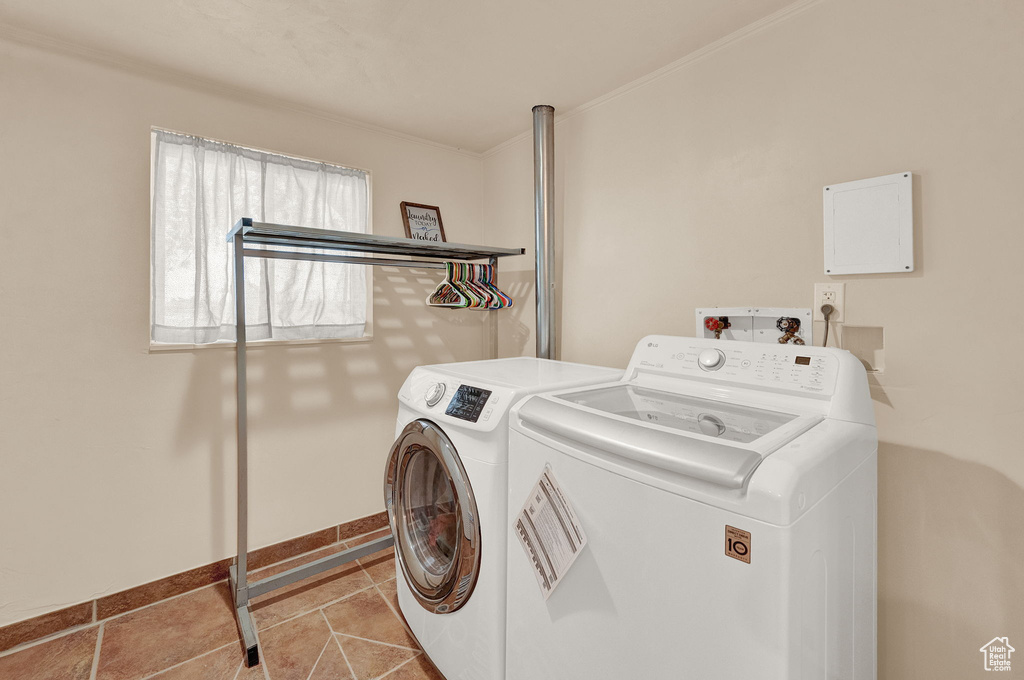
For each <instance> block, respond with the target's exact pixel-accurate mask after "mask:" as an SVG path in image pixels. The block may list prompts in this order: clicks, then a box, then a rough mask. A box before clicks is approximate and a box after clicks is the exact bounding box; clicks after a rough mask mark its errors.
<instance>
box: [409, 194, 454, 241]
mask: <svg viewBox="0 0 1024 680" xmlns="http://www.w3.org/2000/svg"><path fill="white" fill-rule="evenodd" d="M401 205H402V224H404V225H405V235H406V236H407V237H408V238H412V239H416V240H418V241H438V242H443V241H445V237H444V227H443V226H442V225H441V209H440V208H438V207H437V206H436V205H423V204H422V203H410V202H408V201H402V204H401Z"/></svg>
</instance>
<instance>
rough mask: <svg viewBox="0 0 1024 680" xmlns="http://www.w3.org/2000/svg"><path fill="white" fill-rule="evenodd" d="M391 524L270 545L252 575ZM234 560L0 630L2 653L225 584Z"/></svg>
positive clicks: (369, 521)
mask: <svg viewBox="0 0 1024 680" xmlns="http://www.w3.org/2000/svg"><path fill="white" fill-rule="evenodd" d="M387 523H388V519H387V513H384V512H378V513H377V514H375V515H369V516H368V517H361V518H359V519H356V520H352V521H351V522H345V523H344V524H339V525H336V526H332V527H327V528H326V529H321V530H320V531H314V532H313V533H311V534H306V535H304V536H298V537H296V538H292V539H289V540H287V541H282V542H280V543H275V544H274V545H268V546H267V547H265V548H260V549H259V550H253V551H252V552H250V553H249V554H248V558H247V561H248V568H249V571H253V570H256V569H259V568H261V567H265V566H268V565H271V564H275V563H277V562H281V561H282V560H286V559H290V558H292V557H295V556H297V555H302V554H303V553H307V552H310V551H312V550H316V549H318V548H323V547H325V546H328V545H332V544H334V543H337V542H339V541H344V540H347V539H350V538H355V537H356V536H362V535H363V534H368V533H370V532H371V531H377V530H378V529H381V528H383V527H385V526H387ZM233 561H234V560H233V558H228V559H223V560H220V561H218V562H214V563H213V564H207V565H203V566H201V567H196V568H195V569H189V570H188V571H183V572H181V573H180V574H174V575H173V576H168V577H166V578H162V579H159V580H157V581H152V582H150V583H144V584H142V585H140V586H136V587H134V588H129V589H128V590H122V591H121V592H118V593H113V594H111V595H104V596H103V597H100V598H97V599H95V600H89V601H88V602H82V603H81V604H76V605H74V606H72V607H67V608H65V609H59V610H57V611H53V612H48V613H46V614H42V615H40V616H34V617H32V618H31V619H25V620H24V621H18V622H16V623H12V624H9V625H6V626H3V627H0V652H2V651H4V650H7V649H11V648H12V647H17V646H18V645H23V644H25V643H26V642H32V641H33V640H39V639H41V638H44V637H48V636H50V635H53V634H55V633H59V632H61V631H63V630H67V629H69V628H74V627H76V626H81V625H84V624H87V623H94V622H97V621H102V620H103V619H109V618H110V617H112V616H118V615H120V614H124V613H125V612H129V611H132V610H133V609H138V608H139V607H145V606H147V605H150V604H153V603H155V602H159V601H160V600H165V599H167V598H169V597H174V596H176V595H181V594H182V593H187V592H188V591H190V590H195V589H196V588H203V587H205V586H208V585H212V584H214V583H217V582H218V581H223V580H225V579H226V578H227V577H228V567H229V566H230V565H231V563H232V562H233Z"/></svg>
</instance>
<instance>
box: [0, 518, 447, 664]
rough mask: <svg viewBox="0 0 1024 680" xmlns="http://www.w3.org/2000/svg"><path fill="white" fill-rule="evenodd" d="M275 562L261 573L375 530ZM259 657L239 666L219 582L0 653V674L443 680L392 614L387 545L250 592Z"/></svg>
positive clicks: (238, 652) (323, 552)
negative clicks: (259, 592) (313, 573)
mask: <svg viewBox="0 0 1024 680" xmlns="http://www.w3.org/2000/svg"><path fill="white" fill-rule="evenodd" d="M384 533H385V532H384V531H378V532H374V533H372V534H367V535H366V536H362V537H359V538H354V539H350V540H349V541H348V542H347V543H343V544H338V545H335V546H331V547H328V548H324V549H322V550H318V551H315V552H312V553H309V554H307V555H303V556H301V557H297V558H294V559H291V560H288V561H285V562H281V563H280V564H275V565H272V566H269V567H266V568H265V569H262V570H260V571H257V572H255V573H253V574H251V575H250V578H251V579H252V580H256V579H259V578H263V577H265V576H269V575H271V574H275V573H278V572H281V571H285V570H286V569H290V568H292V567H294V566H296V565H298V564H301V563H303V562H308V561H311V560H314V559H316V558H318V557H322V556H324V555H327V554H330V553H332V552H336V551H337V550H339V549H341V548H342V547H352V546H355V545H359V544H360V543H364V542H366V541H368V540H370V539H373V538H376V537H378V536H380V535H383V534H384ZM252 615H253V620H254V622H255V625H256V627H257V629H258V631H259V632H258V634H259V638H260V660H261V663H260V665H259V666H256V667H254V668H246V667H245V666H244V664H243V663H242V648H241V644H240V643H239V641H238V629H237V627H236V625H235V620H234V614H233V611H232V607H231V598H230V594H229V591H228V586H227V584H226V583H223V582H221V583H217V584H214V585H211V586H207V587H205V588H200V589H198V590H194V591H191V592H189V593H185V594H184V595H180V596H178V597H174V598H171V599H168V600H163V601H162V602H157V603H156V604H153V605H150V606H148V607H143V608H141V609H136V610H134V611H131V612H128V613H126V614H122V615H121V616H116V617H113V618H110V619H106V620H105V621H101V622H99V623H96V624H92V625H90V626H85V627H82V628H78V629H76V630H74V631H71V632H68V633H64V634H61V635H59V636H56V637H53V638H51V639H47V640H45V641H43V642H38V643H32V644H29V645H26V646H24V647H21V648H15V649H13V650H11V651H9V652H4V653H3V654H2V655H0V678H3V680H150V679H152V680H374V679H377V678H379V679H380V680H444V678H443V677H442V676H441V674H440V673H438V672H437V670H436V669H434V667H433V666H432V665H431V664H430V662H429V661H428V660H427V658H426V656H425V655H424V654H423V651H422V650H421V649H420V648H419V646H418V645H417V644H416V641H415V640H414V639H413V637H412V635H411V634H410V633H409V631H408V629H407V628H406V626H405V623H404V621H403V620H402V618H401V615H400V614H399V613H398V600H397V597H396V594H395V560H394V551H393V550H390V549H389V550H386V551H381V552H378V553H375V554H373V555H371V556H369V557H366V558H363V559H362V560H359V561H358V562H357V563H355V564H351V565H344V566H341V567H337V568H335V569H333V570H331V571H328V572H324V573H322V574H318V575H316V576H313V577H310V578H309V579H306V580H305V581H302V582H300V583H296V584H294V585H292V586H289V587H287V588H282V589H280V590H276V591H274V592H271V593H267V594H266V595H263V596H262V597H260V598H257V599H255V600H253V604H252Z"/></svg>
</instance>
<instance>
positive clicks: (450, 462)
mask: <svg viewBox="0 0 1024 680" xmlns="http://www.w3.org/2000/svg"><path fill="white" fill-rule="evenodd" d="M384 503H385V505H386V506H387V511H388V521H390V523H391V532H392V533H393V534H394V537H395V554H396V555H397V556H398V563H399V564H400V565H401V568H402V573H403V574H404V575H405V580H406V581H407V582H408V584H409V587H410V589H411V590H412V592H413V594H414V595H415V596H416V599H417V600H418V601H419V603H420V604H421V605H422V606H423V607H424V608H425V609H426V610H427V611H430V612H436V613H438V614H444V613H448V612H453V611H455V610H457V609H459V608H460V607H462V606H463V605H464V604H465V603H466V602H467V601H468V600H469V597H470V595H471V594H472V592H473V588H474V587H475V586H476V581H477V577H478V574H479V571H480V524H479V521H478V514H477V508H476V500H475V499H474V497H473V489H472V488H471V487H470V485H469V479H468V478H467V476H466V471H465V469H464V468H463V467H462V462H461V461H460V460H459V456H458V452H457V451H456V450H455V446H454V445H453V444H452V442H451V440H450V439H449V438H448V436H447V435H446V434H445V433H444V431H443V430H442V429H441V428H440V427H439V426H438V425H437V424H435V423H432V422H430V421H429V420H423V419H420V420H414V421H413V422H411V423H409V424H408V425H407V426H406V427H405V429H404V430H402V434H400V435H399V437H398V440H397V441H396V442H395V444H394V446H392V447H391V455H390V458H389V460H388V466H387V474H386V476H385V480H384Z"/></svg>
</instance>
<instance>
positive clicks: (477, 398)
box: [444, 385, 491, 423]
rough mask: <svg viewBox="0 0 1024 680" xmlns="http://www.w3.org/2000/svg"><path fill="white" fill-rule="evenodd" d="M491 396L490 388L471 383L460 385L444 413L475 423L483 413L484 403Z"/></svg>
mask: <svg viewBox="0 0 1024 680" xmlns="http://www.w3.org/2000/svg"><path fill="white" fill-rule="evenodd" d="M490 396H491V391H490V390H485V389H483V388H480V387H473V386H471V385H459V389H458V390H456V391H455V394H454V396H452V400H451V401H450V402H449V403H448V408H447V409H445V412H444V414H445V415H446V416H452V417H453V418H459V419H461V420H468V421H469V422H471V423H475V422H476V421H477V420H478V419H479V418H480V414H481V413H483V410H484V405H485V404H486V403H487V398H488V397H490Z"/></svg>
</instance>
